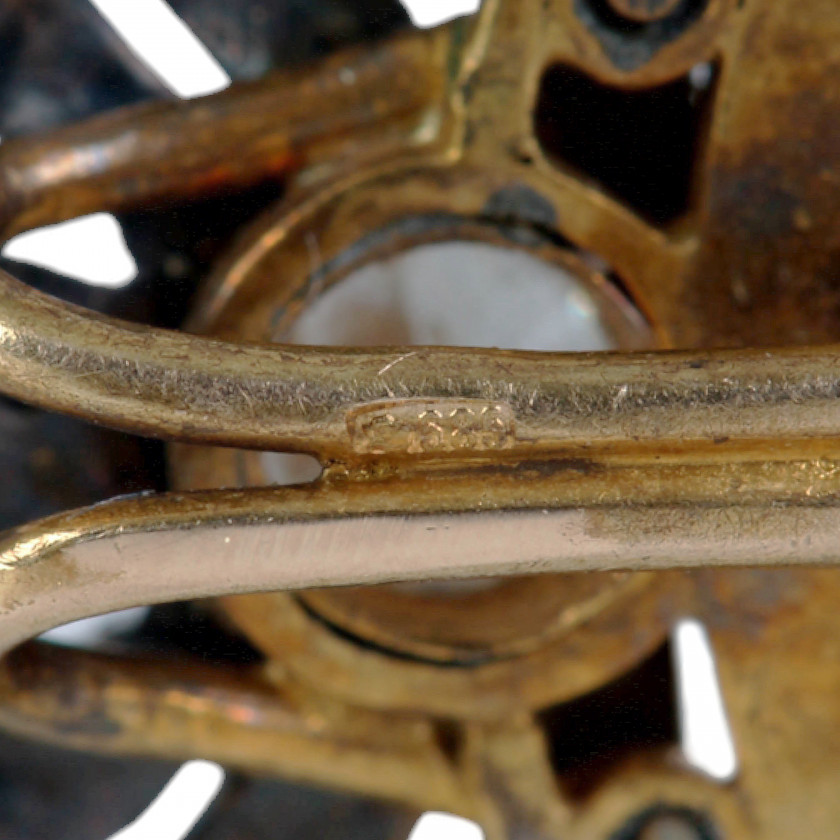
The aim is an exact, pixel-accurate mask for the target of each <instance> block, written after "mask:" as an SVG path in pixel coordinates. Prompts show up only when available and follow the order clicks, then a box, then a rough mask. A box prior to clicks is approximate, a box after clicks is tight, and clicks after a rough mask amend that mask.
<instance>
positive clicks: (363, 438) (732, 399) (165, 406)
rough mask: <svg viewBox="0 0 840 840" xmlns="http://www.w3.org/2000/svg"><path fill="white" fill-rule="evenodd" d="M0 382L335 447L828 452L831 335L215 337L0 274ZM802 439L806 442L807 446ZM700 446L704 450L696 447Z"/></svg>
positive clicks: (55, 402) (193, 429)
mask: <svg viewBox="0 0 840 840" xmlns="http://www.w3.org/2000/svg"><path fill="white" fill-rule="evenodd" d="M0 391H3V392H5V393H7V394H9V395H11V396H13V397H16V398H18V399H20V400H23V401H25V402H29V403H33V404H36V405H39V406H41V407H44V408H47V409H51V410H56V411H62V412H66V413H68V414H72V415H75V416H77V417H82V418H84V419H87V420H90V421H92V422H95V423H101V424H104V425H108V426H112V427H115V428H119V429H125V430H127V431H130V432H134V433H139V434H143V435H150V436H155V437H162V438H167V439H174V440H182V441H187V442H202V443H214V444H220V445H226V446H236V447H246V448H258V449H275V450H286V451H304V452H311V453H313V454H316V455H318V456H320V457H322V458H323V459H335V460H343V461H348V462H353V461H355V462H359V461H361V460H365V461H369V460H371V459H380V460H381V459H392V460H394V459H397V460H401V461H403V462H405V461H407V460H414V461H416V460H417V459H418V457H422V458H423V459H424V460H430V459H432V460H433V459H440V458H444V459H450V460H451V459H458V460H465V459H474V458H479V459H485V460H486V459H488V458H491V457H492V458H498V457H500V456H505V457H522V456H528V457H534V456H535V454H538V453H544V452H552V451H553V452H557V451H563V452H565V453H567V454H568V453H576V454H578V455H582V454H591V453H594V452H597V451H598V450H599V449H600V450H607V449H610V450H616V451H617V450H621V451H623V452H633V451H636V452H640V451H648V453H649V457H651V458H662V457H667V455H668V453H669V452H671V453H673V452H675V451H677V450H684V449H685V448H686V447H695V448H697V449H698V450H703V449H704V447H705V449H707V450H709V451H712V452H713V453H714V452H717V451H718V450H720V449H721V447H723V448H724V449H726V450H728V451H731V450H732V449H733V448H736V447H737V446H739V445H741V444H744V443H745V442H749V443H752V444H758V445H765V447H766V450H767V452H766V453H765V454H767V455H768V456H772V457H773V458H778V457H787V458H794V457H797V454H799V455H801V454H802V452H803V450H802V448H801V446H800V447H798V446H797V442H803V441H804V442H807V441H819V447H820V449H819V454H820V455H826V456H828V455H831V454H838V452H840V400H838V396H839V395H840V348H838V347H836V346H828V347H819V348H792V349H785V350H780V351H770V350H747V351H736V350H722V351H692V352H678V353H674V352H659V353H633V354H627V355H620V354H615V355H612V354H598V353H589V354H544V353H523V352H513V351H505V350H468V349H466V350H465V349H460V348H458V349H444V348H434V347H432V348H418V347H415V348H396V349H373V350H361V349H347V350H341V349H339V350H336V349H323V348H308V347H293V346H283V345H256V344H231V343H225V342H222V341H216V340H211V339H206V338H199V337H195V336H191V335H186V334H183V333H176V332H169V331H165V330H157V329H151V328H147V327H141V326H136V325H131V324H127V323H123V322H119V321H115V320H109V319H106V318H103V317H99V316H93V315H91V314H90V313H87V312H85V311H84V310H82V309H79V308H76V307H73V306H70V305H68V304H65V303H61V302H59V301H57V300H55V299H52V298H49V297H47V296H45V295H42V294H39V293H37V292H35V291H33V290H32V289H29V288H27V287H26V286H24V285H23V284H21V283H20V282H19V281H17V280H15V279H14V278H13V277H11V276H10V275H8V274H4V273H0ZM808 452H809V455H810V454H813V450H808ZM709 457H713V456H709Z"/></svg>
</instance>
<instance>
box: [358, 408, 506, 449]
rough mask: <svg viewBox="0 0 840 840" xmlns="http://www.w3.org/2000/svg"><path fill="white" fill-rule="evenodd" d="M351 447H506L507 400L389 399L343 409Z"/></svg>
mask: <svg viewBox="0 0 840 840" xmlns="http://www.w3.org/2000/svg"><path fill="white" fill-rule="evenodd" d="M347 429H348V431H349V432H350V439H351V441H352V444H353V449H355V450H356V452H360V453H366V454H371V455H384V454H386V453H389V452H391V453H407V454H410V455H421V454H434V453H444V452H459V451H464V450H473V451H477V452H481V451H484V450H488V449H507V448H509V447H511V446H513V442H514V420H513V412H512V411H511V409H510V406H508V405H506V404H505V403H492V402H485V401H484V400H417V399H412V400H393V401H386V402H379V403H374V404H372V405H365V406H359V407H358V408H354V409H351V410H350V411H349V412H348V414H347Z"/></svg>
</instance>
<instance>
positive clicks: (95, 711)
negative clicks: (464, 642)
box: [0, 642, 470, 810]
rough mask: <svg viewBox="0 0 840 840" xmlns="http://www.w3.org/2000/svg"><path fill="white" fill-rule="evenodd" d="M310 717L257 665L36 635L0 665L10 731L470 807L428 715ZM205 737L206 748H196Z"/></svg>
mask: <svg viewBox="0 0 840 840" xmlns="http://www.w3.org/2000/svg"><path fill="white" fill-rule="evenodd" d="M336 717H337V719H332V718H331V717H330V716H329V715H328V714H325V713H324V711H323V710H320V711H319V713H318V714H312V712H311V710H310V709H308V708H307V707H306V706H303V707H302V706H301V703H300V700H299V699H298V698H296V697H294V696H292V697H289V696H287V695H286V694H284V693H283V692H281V691H278V690H277V689H276V687H274V686H271V685H269V684H268V683H267V682H266V681H265V679H263V678H261V677H260V674H259V671H258V669H256V668H243V667H219V666H207V665H201V664H197V663H193V662H189V661H183V660H179V661H178V662H177V664H173V663H172V662H166V661H164V662H161V661H155V660H148V661H147V660H144V659H139V658H137V657H132V658H127V659H122V660H121V659H119V658H118V657H113V656H104V655H102V654H96V653H90V652H86V651H79V650H72V649H64V648H58V647H53V646H52V645H49V644H44V643H38V642H33V643H30V644H28V645H25V646H23V647H21V648H19V649H18V650H16V651H15V652H14V653H12V654H11V655H10V656H8V657H5V658H4V659H3V660H2V661H0V726H2V727H3V729H5V730H7V731H10V732H15V733H17V734H18V735H20V736H23V737H28V738H37V739H38V740H40V741H46V742H48V743H55V744H58V745H60V746H63V747H72V748H75V749H83V750H95V751H97V752H106V753H116V754H119V755H126V754H130V755H142V756H154V757H156V758H163V757H166V758H170V759H178V760H186V759H189V758H194V757H195V756H196V754H197V753H198V754H200V755H201V756H202V757H203V758H208V759H212V760H214V761H219V762H221V763H223V764H224V765H225V766H227V767H236V768H237V769H240V770H245V771H248V772H251V773H256V774H260V775H262V774H266V773H268V774H272V775H278V776H283V777H284V778H286V779H294V780H296V781H299V782H303V783H307V784H317V785H328V786H330V787H336V788H339V789H343V790H351V791H354V792H356V793H359V794H362V795H367V796H378V797H382V798H384V799H388V800H391V801H395V802H403V803H406V804H409V805H411V806H413V807H415V808H416V807H420V808H429V809H445V810H462V809H464V808H468V807H469V805H470V801H469V796H468V791H467V790H466V789H465V785H464V784H463V783H462V782H461V781H460V780H459V779H458V778H457V776H456V774H455V772H454V770H453V767H452V765H451V763H450V762H449V761H448V760H447V758H446V756H445V755H444V754H443V751H442V749H441V747H440V745H439V743H438V742H437V740H436V739H435V732H434V729H433V727H432V726H431V725H430V724H429V723H428V722H426V721H422V720H420V719H419V718H409V719H403V720H394V718H393V717H390V718H388V719H387V723H385V722H384V721H383V716H378V715H375V714H372V713H365V712H362V711H359V710H353V711H344V712H343V714H342V715H340V716H336ZM197 744H200V747H197V746H196V745H197Z"/></svg>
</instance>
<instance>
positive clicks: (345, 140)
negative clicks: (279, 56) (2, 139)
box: [0, 29, 448, 240]
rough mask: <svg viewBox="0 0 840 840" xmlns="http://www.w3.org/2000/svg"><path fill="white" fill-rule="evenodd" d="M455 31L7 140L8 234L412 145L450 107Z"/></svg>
mask: <svg viewBox="0 0 840 840" xmlns="http://www.w3.org/2000/svg"><path fill="white" fill-rule="evenodd" d="M447 38H448V32H447V30H446V29H440V30H435V31H433V32H416V33H411V34H408V35H404V36H402V37H400V38H395V39H392V40H390V41H386V42H383V43H380V44H376V45H374V46H371V47H369V48H368V49H366V50H362V51H360V50H345V51H342V52H340V53H338V54H336V55H333V56H330V57H328V58H326V59H323V60H321V61H319V62H316V63H314V64H313V65H311V66H307V67H303V68H301V69H298V70H291V71H282V72H275V73H272V74H271V75H270V76H268V77H266V78H265V79H261V80H259V81H255V82H239V83H236V84H234V85H231V87H230V88H228V89H227V90H225V91H222V92H221V93H217V94H213V95H211V96H205V97H201V98H199V99H196V100H193V101H190V102H180V101H176V102H154V103H148V104H141V105H137V106H133V107H130V108H121V109H119V110H117V111H114V112H112V113H106V114H103V115H101V116H98V117H96V118H94V119H90V120H86V121H84V122H81V123H79V124H76V125H72V126H68V127H66V128H62V129H59V130H57V131H53V132H51V133H49V134H48V135H46V136H45V137H43V138H35V139H33V138H30V137H26V138H20V139H13V140H10V141H8V142H6V143H4V144H3V146H2V148H0V238H2V239H4V240H5V239H8V238H9V237H10V236H13V235H14V234H16V233H20V232H21V231H23V230H27V229H30V228H33V227H38V226H41V225H47V224H53V223H55V222H59V221H63V220H65V219H72V218H75V217H77V216H81V215H83V214H85V213H93V212H94V211H104V210H115V211H116V210H122V209H126V208H131V207H136V206H138V205H143V204H149V203H153V202H156V201H160V200H165V199H171V198H172V197H175V196H183V197H191V196H195V195H200V194H203V193H207V192H214V191H218V190H220V189H221V190H224V189H231V188H235V187H243V186H248V185H250V184H254V183H257V182H259V181H260V180H263V179H266V178H278V177H282V176H283V175H285V174H286V173H288V172H289V171H291V170H294V169H298V168H300V167H301V166H313V165H322V166H323V165H324V164H330V163H331V162H332V163H337V162H340V161H342V160H343V159H345V158H346V157H347V156H348V155H352V156H353V158H354V160H355V161H356V164H357V165H358V164H359V163H360V162H361V161H363V160H367V159H369V158H370V157H371V156H373V157H378V156H386V155H387V154H389V153H392V152H394V151H400V150H402V149H404V148H405V146H406V143H407V137H410V135H411V130H412V125H411V124H410V123H407V122H406V119H407V118H409V119H410V118H411V117H412V115H413V116H414V122H415V123H416V122H417V121H418V115H422V114H424V113H425V112H426V111H428V109H429V108H430V107H432V106H437V105H439V103H440V101H441V98H442V97H441V93H442V88H443V76H444V64H445V55H446V50H447V46H448V45H447Z"/></svg>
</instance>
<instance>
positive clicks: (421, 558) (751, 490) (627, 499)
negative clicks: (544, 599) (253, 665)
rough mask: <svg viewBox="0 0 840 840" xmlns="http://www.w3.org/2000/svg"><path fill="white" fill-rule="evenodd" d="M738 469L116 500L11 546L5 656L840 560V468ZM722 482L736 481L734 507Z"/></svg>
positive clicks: (41, 526)
mask: <svg viewBox="0 0 840 840" xmlns="http://www.w3.org/2000/svg"><path fill="white" fill-rule="evenodd" d="M736 467H737V468H736V469H735V471H734V472H732V471H731V469H730V468H725V467H716V468H709V467H700V468H696V469H694V470H693V471H692V470H690V469H687V468H683V467H680V468H664V469H663V468H626V469H605V470H601V471H599V470H597V469H596V470H594V471H593V472H592V474H591V475H587V474H586V473H585V471H584V472H581V467H580V466H579V465H569V464H568V463H563V462H560V463H555V464H550V463H549V464H546V465H542V470H543V471H542V474H540V473H539V471H538V472H537V473H536V475H533V474H531V475H529V472H528V468H527V467H526V468H523V469H522V472H521V473H520V474H518V475H514V476H511V475H506V474H505V473H504V471H503V470H502V469H500V470H499V471H498V472H496V473H494V472H492V471H485V472H483V473H482V474H481V475H461V476H458V475H454V476H452V475H443V476H439V477H433V476H426V477H423V478H418V479H416V480H415V481H414V483H412V482H410V481H394V480H392V481H382V482H372V481H362V482H355V481H345V482H328V481H322V482H319V483H318V484H315V485H312V486H300V487H296V488H276V489H263V490H246V491H210V492H204V493H192V494H183V495H169V496H161V497H156V496H146V497H136V498H130V499H121V500H115V501H113V502H108V503H105V504H102V505H98V506H95V507H92V508H88V509H86V510H82V511H76V512H73V513H68V514H62V515H60V516H57V517H53V518H51V519H46V520H42V521H41V522H37V523H34V524H32V525H28V526H25V527H24V528H21V529H18V530H17V531H14V532H11V533H9V534H7V535H6V538H5V540H4V541H3V543H2V544H0V650H7V649H8V648H10V647H12V646H14V645H16V644H18V643H19V642H22V641H24V640H25V639H28V638H30V637H32V636H35V635H37V634H39V633H41V632H43V631H45V630H47V629H49V628H51V627H53V626H56V625H59V624H63V623H65V622H69V621H73V620H75V619H78V618H82V617H85V616H90V615H95V614H99V613H103V612H108V611H111V610H118V609H123V608H126V607H131V606H135V605H138V604H150V603H161V602H166V601H173V600H181V599H194V598H204V597H208V596H216V595H225V594H238V593H245V592H255V591H264V590H278V589H302V588H308V587H316V586H317V587H321V586H338V585H346V584H372V583H383V582H389V581H407V580H419V579H426V578H435V579H441V578H468V577H476V576H487V575H503V574H529V573H540V572H558V571H593V570H612V569H660V568H673V567H681V568H683V567H684V568H688V567H699V566H711V565H777V564H824V563H836V562H837V560H838V559H840V465H838V464H837V463H836V462H835V463H830V462H828V461H827V460H825V459H822V460H817V461H814V462H791V463H779V464H775V465H768V464H766V463H763V462H761V463H754V464H740V465H736ZM532 469H533V468H532ZM727 470H729V471H727ZM552 471H553V474H552ZM736 474H737V476H738V482H739V484H738V485H737V487H736V485H735V484H734V482H733V481H732V478H733V476H734V475H736ZM605 486H612V487H613V490H612V497H611V495H610V492H609V491H608V490H605V489H604V488H605ZM632 486H636V487H638V488H639V490H638V493H637V494H636V497H635V498H633V497H631V496H629V495H628V493H627V487H632ZM721 486H729V487H731V488H732V489H731V492H730V493H729V494H728V496H727V498H722V497H721V494H720V487H721Z"/></svg>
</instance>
